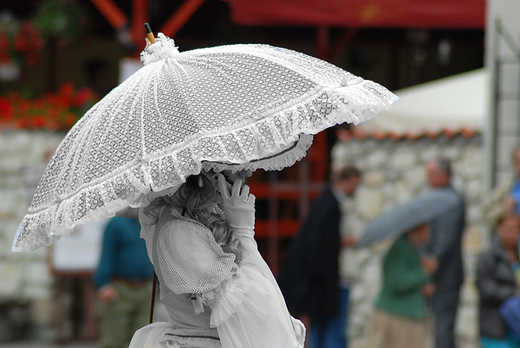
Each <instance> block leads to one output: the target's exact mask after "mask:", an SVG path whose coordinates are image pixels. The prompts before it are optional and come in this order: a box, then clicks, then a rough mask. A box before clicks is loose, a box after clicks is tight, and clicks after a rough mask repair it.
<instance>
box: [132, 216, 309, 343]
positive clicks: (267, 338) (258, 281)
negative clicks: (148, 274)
mask: <svg viewBox="0 0 520 348" xmlns="http://www.w3.org/2000/svg"><path fill="white" fill-rule="evenodd" d="M143 215H144V214H141V216H143ZM143 219H146V217H145V216H143ZM142 222H143V221H142ZM234 231H235V233H237V236H238V237H239V240H240V244H241V246H242V255H243V256H242V257H243V258H242V261H241V263H240V266H237V265H236V264H235V263H234V262H233V260H234V255H232V254H226V253H224V252H223V251H222V249H221V248H220V246H219V245H218V244H217V243H216V242H215V240H214V238H213V236H212V234H211V231H209V230H208V229H207V228H205V227H204V226H202V225H200V224H198V223H196V222H194V221H191V220H190V221H188V220H179V219H174V220H172V221H170V222H167V223H166V224H164V226H163V227H162V228H161V230H160V231H158V232H157V233H156V232H155V230H154V226H146V225H143V229H142V236H143V237H144V238H145V240H146V242H147V247H148V252H149V254H151V255H152V260H153V261H154V264H155V265H156V273H157V276H158V278H159V280H160V289H161V300H162V302H163V303H164V304H165V306H166V310H167V311H168V313H169V314H170V318H171V322H170V323H153V324H150V325H147V326H145V327H144V328H142V329H141V330H139V331H137V332H136V334H135V335H134V338H133V339H132V343H131V344H130V348H144V347H146V348H150V347H169V348H202V347H203V348H210V347H211V348H214V347H219V344H221V346H222V347H223V348H299V347H303V341H304V337H305V328H304V326H303V324H302V323H301V322H299V321H298V320H296V319H294V318H291V317H290V315H289V312H288V311H287V307H286V305H285V301H284V299H283V296H282V294H281V292H280V290H279V288H278V284H277V283H276V280H275V278H274V276H273V274H272V273H271V271H270V269H269V267H268V266H267V264H266V263H265V261H264V260H263V258H262V256H261V255H260V253H259V252H258V248H257V245H256V242H255V240H254V238H253V236H254V232H253V231H252V230H248V229H235V230H234ZM154 234H157V235H156V236H154ZM172 235H174V236H172ZM154 240H155V242H154ZM186 241H187V242H188V243H189V244H190V245H189V248H195V249H193V250H196V251H195V252H194V254H196V257H197V258H198V260H197V261H195V262H194V260H193V259H194V257H195V256H194V255H190V253H189V252H187V250H188V248H184V246H182V245H179V243H180V244H183V243H186ZM154 243H155V247H154ZM159 244H161V245H159ZM150 248H152V249H150ZM230 261H231V262H232V263H233V264H232V265H231V264H230ZM172 269H173V271H172ZM191 271H193V272H194V273H193V274H197V278H199V277H200V278H201V279H205V280H204V281H202V282H200V281H197V280H196V279H195V277H193V275H192V274H191V273H190V272H191ZM165 275H166V276H165ZM166 279H168V280H166ZM201 290H204V291H201ZM193 295H194V296H193ZM215 336H217V337H218V338H219V339H220V341H219V342H218V344H217V342H216V340H215ZM188 338H189V342H188V341H186V340H187V339H188Z"/></svg>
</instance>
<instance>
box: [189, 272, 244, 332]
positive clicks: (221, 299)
mask: <svg viewBox="0 0 520 348" xmlns="http://www.w3.org/2000/svg"><path fill="white" fill-rule="evenodd" d="M252 286H253V284H252V283H251V282H250V281H249V278H248V277H247V275H246V274H244V273H243V272H242V271H241V269H240V268H239V269H238V272H237V274H236V276H235V277H233V278H232V279H230V280H229V281H225V282H223V283H222V284H221V285H219V286H218V287H217V288H216V289H214V290H212V291H208V292H205V293H203V294H199V295H198V296H200V297H201V300H202V302H203V303H204V304H206V305H207V306H209V307H210V308H211V319H210V326H211V327H217V326H219V325H221V324H222V323H223V322H225V321H226V320H228V319H229V318H231V316H233V314H235V313H236V312H237V310H238V307H239V306H240V305H241V304H242V303H243V302H244V297H245V294H246V293H247V292H248V291H249V289H250V288H251V287H252Z"/></svg>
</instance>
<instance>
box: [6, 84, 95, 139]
mask: <svg viewBox="0 0 520 348" xmlns="http://www.w3.org/2000/svg"><path fill="white" fill-rule="evenodd" d="M98 100H99V97H98V96H97V95H96V94H95V93H94V92H93V91H92V90H91V89H89V88H86V87H85V88H81V89H79V90H77V89H76V88H75V87H74V86H73V85H72V83H70V82H66V83H64V84H63V85H62V86H61V88H60V90H59V91H58V92H56V93H48V94H45V95H43V96H42V97H40V98H35V99H28V98H24V97H22V96H21V95H20V94H19V93H15V92H13V93H11V94H9V95H8V96H7V97H2V96H0V129H12V128H15V129H48V130H69V129H70V128H71V127H72V126H73V125H74V124H75V123H76V121H77V120H79V119H80V118H81V116H82V115H83V114H84V113H85V112H86V111H87V110H88V109H89V108H90V107H91V106H92V105H94V103H95V102H96V101H98Z"/></svg>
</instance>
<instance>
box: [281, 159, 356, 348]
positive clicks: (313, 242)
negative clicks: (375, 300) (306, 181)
mask: <svg viewBox="0 0 520 348" xmlns="http://www.w3.org/2000/svg"><path fill="white" fill-rule="evenodd" d="M360 182H361V174H360V172H359V170H358V169H356V168H355V167H354V166H351V165H348V166H345V167H344V168H342V169H340V170H338V171H337V172H335V173H333V178H332V185H331V186H330V187H328V188H327V189H326V190H325V191H323V193H322V194H321V195H320V196H319V197H318V198H317V199H316V200H315V201H314V202H313V205H312V207H311V210H310V213H309V215H308V216H307V218H306V219H305V221H304V222H303V224H302V227H301V229H300V232H299V233H298V234H297V235H296V237H295V238H294V240H293V241H292V243H291V245H290V247H289V250H288V252H287V255H286V256H285V259H284V262H283V264H282V267H281V269H280V272H279V274H278V283H279V285H280V289H281V290H282V293H283V294H284V296H285V300H286V302H287V306H288V307H289V310H290V311H291V312H292V313H293V314H294V315H296V316H300V317H307V318H308V320H310V336H309V347H310V348H345V347H347V317H348V300H349V284H348V283H343V284H342V282H341V279H340V273H341V272H340V265H339V257H340V251H341V246H344V247H353V246H354V245H355V244H356V241H357V240H356V238H354V237H352V236H351V235H349V234H348V233H344V232H342V231H341V225H342V217H343V216H342V210H343V209H342V207H348V206H349V202H350V201H351V200H352V196H353V195H354V193H355V191H356V189H357V187H358V186H359V184H360ZM350 203H351V202H350ZM350 205H351V204H350Z"/></svg>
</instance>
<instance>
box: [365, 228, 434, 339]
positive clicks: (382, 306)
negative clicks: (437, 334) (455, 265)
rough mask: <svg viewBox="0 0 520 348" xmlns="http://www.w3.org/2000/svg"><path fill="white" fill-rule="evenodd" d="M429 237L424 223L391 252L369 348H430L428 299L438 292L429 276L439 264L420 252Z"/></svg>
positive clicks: (385, 265) (372, 326) (371, 325)
mask: <svg viewBox="0 0 520 348" xmlns="http://www.w3.org/2000/svg"><path fill="white" fill-rule="evenodd" d="M428 237H429V233H428V225H427V224H423V225H421V226H419V227H416V228H414V229H413V230H411V231H409V232H407V233H405V234H403V235H402V236H400V237H399V238H397V239H396V241H395V242H394V243H393V244H392V246H391V247H390V249H389V250H388V252H387V254H386V256H385V258H384V261H383V271H382V273H383V283H382V288H381V292H380V293H379V296H378V297H377V299H376V302H375V304H374V307H375V310H374V313H373V314H372V319H371V322H370V328H369V341H368V346H369V347H370V348H418V347H421V348H429V347H431V335H430V323H429V320H428V316H427V298H429V297H431V296H432V294H433V293H434V291H435V286H434V285H433V283H432V282H431V279H430V278H431V277H430V275H431V274H432V273H433V272H435V270H436V269H437V261H436V260H435V259H434V258H432V257H426V256H423V257H421V256H420V253H419V248H420V247H421V246H422V245H424V243H426V241H427V240H428Z"/></svg>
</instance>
